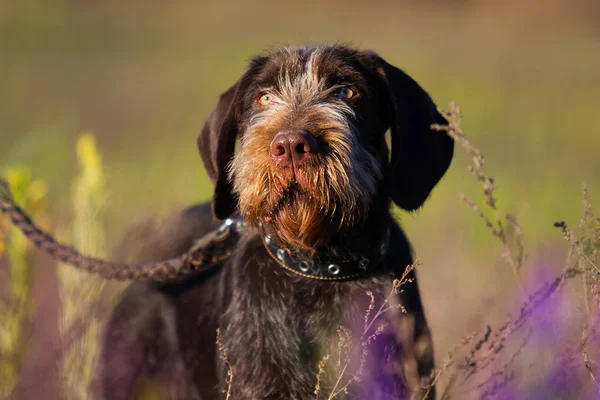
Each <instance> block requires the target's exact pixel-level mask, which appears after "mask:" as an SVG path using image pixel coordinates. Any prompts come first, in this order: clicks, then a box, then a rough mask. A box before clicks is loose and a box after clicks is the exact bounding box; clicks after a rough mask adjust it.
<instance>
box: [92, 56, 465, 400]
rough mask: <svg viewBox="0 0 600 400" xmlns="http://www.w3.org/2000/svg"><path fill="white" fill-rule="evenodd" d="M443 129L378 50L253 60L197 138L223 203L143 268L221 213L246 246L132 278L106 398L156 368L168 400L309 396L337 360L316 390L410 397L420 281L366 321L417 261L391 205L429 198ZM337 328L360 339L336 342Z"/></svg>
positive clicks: (441, 162) (418, 345) (185, 223)
mask: <svg viewBox="0 0 600 400" xmlns="http://www.w3.org/2000/svg"><path fill="white" fill-rule="evenodd" d="M434 123H445V120H444V118H443V117H442V116H441V115H440V114H439V113H438V112H437V110H436V106H435V104H434V103H433V102H432V100H431V98H430V97H429V95H428V94H427V93H426V92H425V91H424V90H423V89H422V88H421V87H420V86H419V85H418V84H417V83H416V82H415V81H414V80H412V79H411V78H410V77H409V76H408V75H406V74H405V73H404V72H402V71H401V70H399V69H397V68H396V67H394V66H392V65H390V64H388V63H387V62H386V61H384V60H383V59H382V58H380V57H379V56H378V55H376V54H375V53H372V52H367V51H357V50H354V49H350V48H347V47H343V46H322V47H312V48H294V49H289V48H285V49H282V50H279V51H274V52H272V53H270V54H268V55H265V56H261V57H257V58H255V59H254V60H252V62H251V63H250V66H249V67H248V69H247V71H246V72H245V73H244V74H243V76H242V77H241V78H240V79H239V81H238V82H237V83H236V84H235V85H233V86H232V87H231V88H230V89H229V90H227V91H226V92H225V93H224V94H223V95H221V97H220V99H219V101H218V103H217V106H216V108H215V109H214V110H213V112H212V113H211V115H210V117H209V119H208V121H207V122H206V125H205V126H204V129H203V130H202V133H201V134H200V136H199V138H198V144H199V148H200V153H201V155H202V159H203V161H204V165H205V167H206V170H207V172H208V174H209V176H210V178H211V179H212V181H213V182H214V184H215V191H214V198H213V202H212V213H211V210H210V206H209V205H200V206H196V207H193V208H190V209H188V210H185V211H183V212H182V213H180V214H178V215H175V216H174V217H172V218H170V219H169V220H168V221H167V222H166V223H165V224H164V225H163V227H162V228H160V229H159V231H158V232H157V233H156V234H155V235H153V236H152V237H150V238H147V239H146V242H145V243H146V245H145V246H144V250H143V251H142V253H143V257H142V258H143V260H141V261H146V260H153V259H163V258H168V257H172V256H175V255H177V254H180V253H182V252H185V251H186V250H187V249H188V248H190V246H192V244H193V242H194V240H195V239H197V238H198V237H201V236H202V235H204V234H205V233H206V232H209V231H210V230H211V229H213V228H214V227H215V222H214V221H213V214H214V216H215V217H216V218H218V219H221V220H222V219H226V218H229V217H232V216H233V217H235V218H238V221H243V223H242V225H240V226H244V227H245V228H244V230H243V233H242V236H241V239H240V241H239V242H238V243H237V245H236V247H235V249H234V250H233V254H232V256H231V257H230V258H229V259H227V260H226V261H225V262H223V263H221V264H220V265H219V266H218V267H217V268H214V269H212V270H211V271H210V272H203V273H197V274H192V275H189V276H188V277H186V278H185V279H183V280H180V281H176V282H171V283H167V284H160V285H159V284H141V283H136V284H133V285H132V286H131V287H130V288H129V290H128V291H127V292H126V294H125V295H124V298H123V299H122V301H121V303H120V304H119V305H118V306H117V307H116V309H115V310H114V312H113V314H112V317H111V319H110V321H109V324H108V327H107V330H106V336H105V339H104V343H103V347H102V352H101V357H100V362H99V370H98V375H97V378H98V385H99V386H98V389H99V390H100V391H101V394H102V395H103V397H104V398H105V399H111V400H118V399H131V398H134V397H135V390H136V384H137V383H138V382H139V380H140V378H141V377H143V376H150V377H153V378H156V379H157V380H158V381H160V382H162V384H163V386H164V388H165V390H166V391H165V393H166V395H167V397H168V398H173V399H216V398H223V397H224V394H223V393H222V391H223V390H230V395H231V398H232V399H234V400H236V399H252V400H254V399H314V398H315V387H316V384H317V374H318V369H319V361H320V360H323V359H324V358H323V357H324V356H326V355H329V356H330V357H329V362H327V363H323V365H324V372H322V373H321V374H319V388H320V393H321V398H327V397H328V396H329V395H330V393H331V392H332V391H333V392H338V391H340V389H342V388H343V387H344V386H347V390H342V391H341V392H340V393H339V395H337V396H336V398H339V397H343V396H346V398H361V399H367V398H368V399H402V398H407V397H408V396H409V394H410V390H414V385H415V382H417V380H416V379H417V378H419V377H424V376H426V375H428V374H429V373H430V372H431V370H432V368H433V347H432V342H431V336H430V332H429V329H428V327H427V323H426V320H425V316H424V312H423V307H422V305H421V300H420V297H419V292H418V289H417V285H416V282H414V281H412V282H411V283H409V284H407V285H406V286H404V287H403V289H404V290H403V291H398V292H397V293H396V294H395V295H394V296H393V298H392V300H391V303H389V304H391V305H392V307H391V309H390V310H389V311H388V312H386V313H384V314H383V315H382V316H381V317H379V319H378V321H376V323H375V324H373V326H372V327H371V330H368V332H366V334H365V335H364V336H363V334H364V333H365V332H364V330H363V328H364V325H365V313H366V310H367V309H368V308H369V298H370V297H369V296H368V295H367V292H369V293H370V294H371V295H372V296H373V297H374V298H375V304H374V306H375V309H374V311H372V313H371V315H370V317H373V315H374V314H375V313H376V311H377V309H378V307H379V306H380V304H381V303H382V301H383V299H385V298H387V296H388V294H389V293H390V291H391V290H392V281H393V280H394V279H395V278H397V277H400V276H401V275H402V273H403V271H404V270H405V268H406V266H407V265H410V264H411V263H412V259H411V254H410V246H409V243H408V241H407V240H406V238H405V235H404V233H403V232H402V230H401V229H400V227H399V226H398V225H397V224H396V222H395V221H394V219H393V218H392V217H391V215H390V212H389V207H390V203H391V202H392V201H393V202H394V203H395V204H397V205H398V206H399V207H401V208H403V209H405V210H409V211H412V210H416V209H418V208H419V207H421V205H422V204H423V203H424V202H425V200H426V198H427V197H428V195H429V193H430V191H431V190H432V188H433V187H434V186H435V185H436V183H437V182H438V181H439V180H440V178H441V177H442V176H443V175H444V173H445V171H446V169H447V168H448V166H449V164H450V162H451V159H452V154H453V141H452V140H451V139H450V138H449V137H447V136H446V135H445V134H444V133H443V132H442V133H440V132H435V131H432V130H431V128H430V126H431V124H434ZM388 129H390V131H391V146H388V144H387V142H386V138H385V133H386V131H387V130H388ZM238 140H239V145H238V150H237V152H236V151H235V149H236V141H238ZM388 147H389V149H388ZM409 278H411V279H412V278H414V273H413V272H411V273H410V275H409ZM398 303H399V304H401V305H402V306H403V308H404V310H405V312H400V308H399V307H396V306H395V305H396V304H398ZM340 326H342V327H344V328H343V329H341V330H340ZM217 328H219V329H220V332H221V337H222V342H223V345H224V347H225V349H226V350H227V352H228V354H227V358H228V363H229V365H231V366H232V369H233V375H232V377H231V379H230V380H228V378H227V368H228V365H227V363H225V362H223V360H222V357H221V356H222V354H221V353H220V352H219V350H218V348H217V345H216V344H215V338H216V330H217ZM338 331H339V332H342V333H341V337H342V342H346V343H348V340H349V339H347V334H345V333H344V332H351V333H352V337H353V340H354V341H359V342H361V343H359V344H358V345H357V346H358V348H356V347H355V346H354V345H352V344H350V345H349V346H346V348H345V347H344V346H342V348H341V350H340V346H339V342H340V335H339V334H338ZM376 331H377V333H375V332H376ZM371 335H375V336H376V337H375V338H374V339H373V340H366V339H365V338H368V337H369V336H371ZM345 337H346V339H344V338H345ZM361 337H363V339H365V340H362V341H361V340H360V338H361ZM342 344H343V343H342ZM348 348H349V349H348ZM348 353H349V354H348ZM340 354H341V355H340ZM338 358H341V360H338ZM338 361H339V362H338ZM346 364H347V366H346V368H344V366H345V365H346ZM415 372H416V373H415ZM412 375H415V376H414V377H413V376H412ZM417 375H418V376H417ZM340 376H341V378H340V379H338V378H339V377H340ZM228 382H229V383H230V385H228Z"/></svg>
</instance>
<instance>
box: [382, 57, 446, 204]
mask: <svg viewBox="0 0 600 400" xmlns="http://www.w3.org/2000/svg"><path fill="white" fill-rule="evenodd" d="M376 57H377V61H376V69H377V72H378V74H379V75H380V76H381V77H382V78H383V80H384V81H385V84H386V86H387V89H388V93H387V95H388V96H389V114H390V116H389V118H390V121H389V123H390V130H391V133H392V149H391V155H392V156H391V161H390V166H389V168H388V171H387V176H386V179H387V184H388V190H389V193H390V197H391V198H392V200H393V201H394V203H396V204H397V205H398V206H399V207H401V208H403V209H405V210H409V211H412V210H416V209H418V208H419V207H421V206H422V205H423V203H424V202H425V200H426V199H427V197H428V196H429V193H430V192H431V190H432V189H433V187H434V186H435V185H436V184H437V183H438V181H439V180H440V179H441V178H442V176H443V175H444V173H445V172H446V170H447V169H448V167H449V166H450V162H451V160H452V155H453V153H454V141H453V140H452V139H451V138H450V137H449V136H448V135H447V134H446V133H445V132H438V131H434V130H432V129H431V125H432V124H436V123H437V124H446V123H447V121H446V119H445V118H444V117H443V116H442V115H441V114H440V113H439V112H438V110H437V107H436V105H435V104H434V103H433V100H431V97H429V95H428V94H427V92H425V90H423V88H421V86H419V84H418V83H417V82H415V81H414V80H413V79H412V78H411V77H410V76H408V75H407V74H405V73H404V72H403V71H401V70H400V69H398V68H396V67H394V66H393V65H391V64H389V63H388V62H386V61H385V60H383V59H382V58H381V57H379V56H376Z"/></svg>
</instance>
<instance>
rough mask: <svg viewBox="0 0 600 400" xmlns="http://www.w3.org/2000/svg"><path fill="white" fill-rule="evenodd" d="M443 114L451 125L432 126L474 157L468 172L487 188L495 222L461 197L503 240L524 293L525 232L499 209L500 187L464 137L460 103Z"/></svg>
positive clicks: (470, 201) (488, 202)
mask: <svg viewBox="0 0 600 400" xmlns="http://www.w3.org/2000/svg"><path fill="white" fill-rule="evenodd" d="M439 111H440V113H441V114H442V115H443V116H444V117H445V118H446V119H447V120H448V125H440V124H434V125H432V126H431V128H432V129H433V130H436V131H445V132H446V133H447V134H448V135H449V136H450V137H451V138H452V139H453V140H454V141H455V142H456V143H458V144H460V145H461V146H462V147H463V148H464V149H465V151H466V152H467V153H468V154H469V155H471V156H472V157H473V165H470V166H469V167H468V170H469V172H471V173H472V174H473V176H475V178H476V179H477V180H478V181H479V182H480V183H481V184H482V185H483V194H484V197H485V200H484V202H485V204H486V205H487V206H488V207H489V208H490V209H491V210H492V211H493V212H494V215H495V218H494V220H493V221H491V220H490V219H489V218H488V217H487V216H486V215H485V213H484V212H483V210H481V208H480V207H479V206H477V204H476V203H475V202H474V201H473V200H471V199H469V198H468V197H466V196H464V195H462V196H461V198H462V200H463V201H464V202H465V203H467V204H468V205H469V206H470V207H471V208H472V209H473V211H474V212H475V213H476V214H477V215H478V216H479V217H480V218H481V219H482V220H483V222H484V223H485V225H486V226H487V227H488V228H489V229H490V230H491V232H492V234H493V235H494V236H496V237H497V238H498V239H500V241H501V242H502V244H503V246H504V250H505V257H504V258H505V260H506V261H507V263H508V264H509V265H510V267H511V269H512V272H513V274H514V276H515V279H516V281H517V284H518V285H519V287H520V288H521V290H523V284H522V281H521V274H520V270H521V266H522V264H523V255H524V252H523V249H524V247H525V242H524V237H523V231H522V230H521V227H520V225H519V224H518V223H517V221H516V220H515V218H514V217H512V216H511V215H508V214H506V213H504V212H502V211H500V210H498V208H497V207H496V202H497V200H496V198H495V197H494V190H495V189H496V185H495V182H494V179H493V178H492V177H489V176H487V175H486V174H485V171H484V170H483V165H484V158H483V154H482V153H481V151H479V149H477V148H476V147H475V146H473V144H472V143H471V142H470V141H469V140H468V139H467V138H466V137H465V135H464V132H463V130H462V128H461V124H462V113H461V111H460V107H459V106H458V105H457V104H456V103H453V102H452V103H450V105H449V107H448V109H447V110H445V109H441V108H440V109H439ZM503 221H505V222H506V223H507V224H510V225H511V226H512V228H513V231H514V240H511V238H510V237H509V236H508V235H507V233H506V230H505V227H504V223H503Z"/></svg>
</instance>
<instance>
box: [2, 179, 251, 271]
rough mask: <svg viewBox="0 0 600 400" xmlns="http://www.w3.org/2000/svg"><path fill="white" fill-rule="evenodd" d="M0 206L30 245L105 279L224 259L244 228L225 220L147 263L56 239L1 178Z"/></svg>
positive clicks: (195, 268) (190, 267) (200, 267)
mask: <svg viewBox="0 0 600 400" xmlns="http://www.w3.org/2000/svg"><path fill="white" fill-rule="evenodd" d="M0 210H1V211H2V212H3V213H5V214H6V215H8V216H9V217H10V219H11V221H12V222H13V224H14V226H15V227H17V228H18V229H19V230H20V231H21V232H23V234H24V235H25V236H26V237H27V238H28V239H29V240H30V241H31V243H33V245H34V246H35V247H37V248H39V249H41V250H43V251H45V252H46V253H48V254H49V255H50V256H51V257H52V258H53V259H55V260H57V261H60V262H62V263H65V264H69V265H72V266H74V267H75V268H77V269H81V270H84V271H87V272H90V273H94V274H98V275H100V276H101V277H103V278H105V279H115V280H119V281H125V280H148V281H166V280H171V279H176V278H178V277H181V276H183V275H186V274H190V273H193V272H198V271H201V270H203V269H207V268H208V267H211V266H214V265H215V264H216V263H219V262H221V261H224V260H225V259H227V258H228V257H229V256H230V255H231V253H232V249H233V248H234V246H235V244H236V243H237V241H238V239H239V237H240V233H241V231H242V230H243V228H244V224H243V223H242V222H241V221H234V220H231V219H229V220H226V221H225V222H224V223H223V224H222V225H221V226H220V227H219V228H218V229H216V230H214V231H211V232H209V233H208V234H206V235H205V236H203V237H202V238H201V239H199V240H198V241H197V242H196V243H195V245H194V246H193V247H192V248H191V249H190V251H188V252H187V253H184V254H182V255H180V256H177V257H174V258H171V259H168V260H164V261H159V262H154V263H148V264H126V263H118V262H113V261H108V260H103V259H100V258H95V257H90V256H86V255H84V254H81V253H80V252H79V251H78V250H76V249H75V248H73V247H71V246H67V245H64V244H61V243H59V242H58V241H57V240H56V239H54V238H53V237H52V236H51V235H49V234H48V233H46V232H44V231H43V230H41V229H40V228H39V227H38V226H37V225H36V224H35V223H34V222H33V221H32V220H31V218H30V217H29V216H28V215H27V213H25V212H24V211H23V210H22V209H21V208H20V207H19V206H18V205H17V204H15V202H14V200H13V198H12V196H11V193H10V188H9V186H8V183H7V182H6V181H4V180H2V179H0Z"/></svg>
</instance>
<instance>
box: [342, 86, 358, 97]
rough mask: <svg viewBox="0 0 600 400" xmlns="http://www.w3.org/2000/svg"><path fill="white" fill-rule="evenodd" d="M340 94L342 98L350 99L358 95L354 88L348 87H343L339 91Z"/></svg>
mask: <svg viewBox="0 0 600 400" xmlns="http://www.w3.org/2000/svg"><path fill="white" fill-rule="evenodd" d="M338 94H339V96H340V98H342V99H343V100H350V99H352V98H353V97H354V96H355V95H356V93H354V90H352V89H350V88H348V87H343V88H341V89H340V90H339V91H338Z"/></svg>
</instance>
